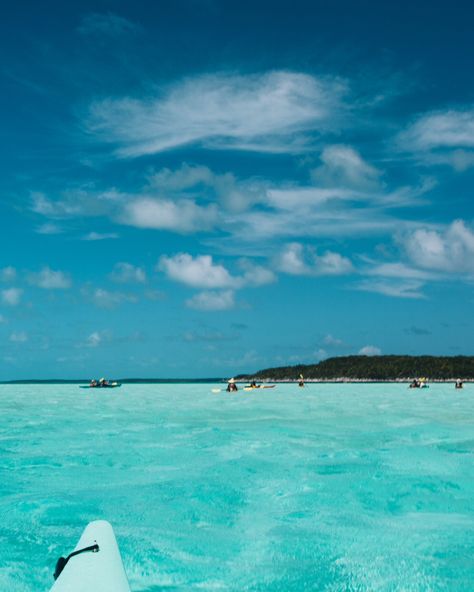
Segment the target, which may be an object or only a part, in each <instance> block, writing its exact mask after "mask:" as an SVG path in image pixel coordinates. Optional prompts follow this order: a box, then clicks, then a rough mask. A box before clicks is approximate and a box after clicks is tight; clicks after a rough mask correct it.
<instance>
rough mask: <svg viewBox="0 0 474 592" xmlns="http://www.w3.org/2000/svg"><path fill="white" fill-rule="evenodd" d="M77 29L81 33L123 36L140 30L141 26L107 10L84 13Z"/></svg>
mask: <svg viewBox="0 0 474 592" xmlns="http://www.w3.org/2000/svg"><path fill="white" fill-rule="evenodd" d="M77 30H78V32H79V33H81V35H97V36H101V37H103V36H107V37H123V36H124V35H130V34H136V33H138V32H140V31H141V27H140V26H139V25H137V24H135V23H133V22H131V21H129V20H128V19H126V18H123V17H121V16H119V15H117V14H113V13H111V12H108V13H107V14H100V13H92V14H88V15H86V16H85V17H84V18H83V19H82V22H81V24H80V25H79V27H78V29H77Z"/></svg>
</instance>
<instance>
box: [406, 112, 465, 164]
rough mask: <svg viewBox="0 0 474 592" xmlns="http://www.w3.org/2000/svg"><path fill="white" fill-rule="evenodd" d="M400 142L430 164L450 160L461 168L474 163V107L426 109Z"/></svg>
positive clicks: (447, 162)
mask: <svg viewBox="0 0 474 592" xmlns="http://www.w3.org/2000/svg"><path fill="white" fill-rule="evenodd" d="M398 144H399V146H400V147H401V148H402V149H404V150H406V151H408V152H418V153H419V154H420V155H421V156H422V158H423V159H424V161H425V162H426V163H427V164H447V165H450V166H452V167H453V168H454V169H456V170H458V171H463V170H465V169H467V168H469V167H471V166H474V109H473V108H472V107H467V108H465V109H450V110H447V111H433V112H430V113H425V114H423V115H421V116H420V117H419V118H418V119H417V120H416V121H415V122H414V123H413V124H412V125H410V126H409V127H408V128H407V129H406V130H405V131H403V132H402V133H401V134H400V135H399V137H398Z"/></svg>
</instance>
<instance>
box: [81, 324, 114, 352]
mask: <svg viewBox="0 0 474 592" xmlns="http://www.w3.org/2000/svg"><path fill="white" fill-rule="evenodd" d="M111 338H112V334H111V332H110V331H108V330H107V329H103V330H100V331H92V333H90V334H89V335H88V336H87V337H86V339H85V340H84V341H83V342H82V343H79V344H78V345H77V347H79V348H82V347H92V348H95V347H99V346H100V345H104V343H108V342H110V341H111Z"/></svg>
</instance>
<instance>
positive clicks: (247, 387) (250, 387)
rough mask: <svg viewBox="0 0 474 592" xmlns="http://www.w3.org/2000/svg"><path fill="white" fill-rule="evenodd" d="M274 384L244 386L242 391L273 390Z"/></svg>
mask: <svg viewBox="0 0 474 592" xmlns="http://www.w3.org/2000/svg"><path fill="white" fill-rule="evenodd" d="M275 387H276V384H257V386H244V391H254V390H256V389H269V388H275Z"/></svg>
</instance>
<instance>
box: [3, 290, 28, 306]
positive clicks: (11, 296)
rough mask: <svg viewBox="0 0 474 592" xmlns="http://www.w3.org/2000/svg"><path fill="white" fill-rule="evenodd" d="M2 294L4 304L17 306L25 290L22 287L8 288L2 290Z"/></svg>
mask: <svg viewBox="0 0 474 592" xmlns="http://www.w3.org/2000/svg"><path fill="white" fill-rule="evenodd" d="M0 295H1V297H2V302H4V304H8V305H9V306H17V305H18V304H20V300H21V297H22V295H23V290H22V289H21V288H8V289H7V290H2V291H1V292H0Z"/></svg>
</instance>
